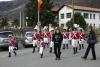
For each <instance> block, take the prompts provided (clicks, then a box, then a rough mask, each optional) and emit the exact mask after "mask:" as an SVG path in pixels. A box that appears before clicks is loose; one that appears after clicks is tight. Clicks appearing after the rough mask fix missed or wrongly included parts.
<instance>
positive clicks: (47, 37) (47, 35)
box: [42, 29, 50, 47]
mask: <svg viewBox="0 0 100 67" xmlns="http://www.w3.org/2000/svg"><path fill="white" fill-rule="evenodd" d="M42 36H43V39H44V44H45V45H47V47H48V46H49V43H50V32H49V31H48V30H47V29H45V30H44V32H43V33H42ZM44 47H45V46H44Z"/></svg>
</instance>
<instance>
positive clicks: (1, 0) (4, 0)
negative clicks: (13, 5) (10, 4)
mask: <svg viewBox="0 0 100 67" xmlns="http://www.w3.org/2000/svg"><path fill="white" fill-rule="evenodd" d="M6 1H14V0H0V2H6Z"/></svg>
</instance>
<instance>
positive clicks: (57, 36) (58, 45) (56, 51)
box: [53, 29, 63, 60]
mask: <svg viewBox="0 0 100 67" xmlns="http://www.w3.org/2000/svg"><path fill="white" fill-rule="evenodd" d="M62 39H63V37H62V34H61V32H60V30H59V29H57V30H56V31H55V33H54V35H53V41H54V54H55V56H56V60H60V55H61V51H60V49H61V43H62Z"/></svg>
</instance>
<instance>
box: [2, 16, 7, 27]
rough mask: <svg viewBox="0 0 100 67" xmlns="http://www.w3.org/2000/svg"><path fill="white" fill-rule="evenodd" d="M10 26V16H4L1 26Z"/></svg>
mask: <svg viewBox="0 0 100 67" xmlns="http://www.w3.org/2000/svg"><path fill="white" fill-rule="evenodd" d="M5 26H8V18H7V17H4V18H2V22H1V27H5Z"/></svg>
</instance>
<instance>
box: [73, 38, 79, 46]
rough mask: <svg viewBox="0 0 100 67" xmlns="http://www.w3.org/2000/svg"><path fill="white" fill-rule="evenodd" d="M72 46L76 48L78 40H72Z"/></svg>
mask: <svg viewBox="0 0 100 67" xmlns="http://www.w3.org/2000/svg"><path fill="white" fill-rule="evenodd" d="M72 46H73V47H77V46H78V40H77V39H72Z"/></svg>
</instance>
